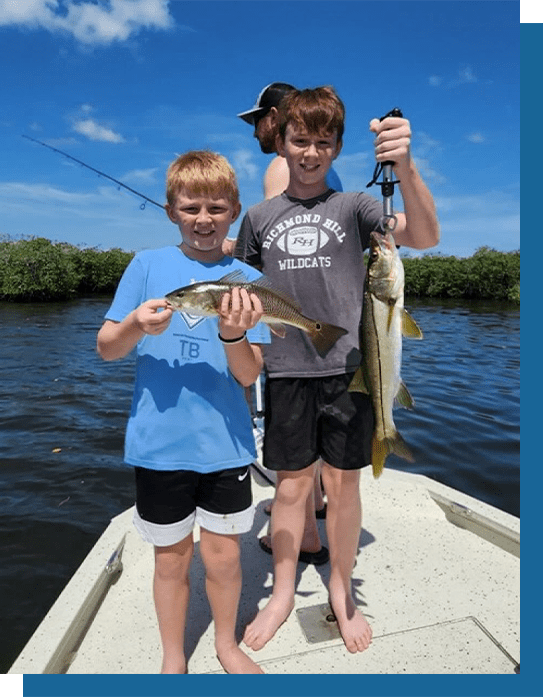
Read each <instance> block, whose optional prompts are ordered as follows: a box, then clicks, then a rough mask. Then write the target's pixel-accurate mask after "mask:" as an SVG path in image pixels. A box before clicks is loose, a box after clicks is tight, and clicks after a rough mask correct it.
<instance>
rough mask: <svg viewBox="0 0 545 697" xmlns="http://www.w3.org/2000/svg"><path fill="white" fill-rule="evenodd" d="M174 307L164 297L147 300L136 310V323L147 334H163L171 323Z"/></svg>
mask: <svg viewBox="0 0 545 697" xmlns="http://www.w3.org/2000/svg"><path fill="white" fill-rule="evenodd" d="M173 312H174V309H173V308H172V307H171V306H170V305H169V304H168V303H167V301H166V300H165V299H163V298H159V299H156V300H146V302H144V303H142V305H140V307H137V308H136V310H135V311H134V323H135V324H136V326H137V327H138V329H140V331H142V332H144V333H145V334H152V335H157V334H162V333H163V332H164V331H165V329H166V328H167V327H168V325H169V324H170V320H171V319H172V313H173Z"/></svg>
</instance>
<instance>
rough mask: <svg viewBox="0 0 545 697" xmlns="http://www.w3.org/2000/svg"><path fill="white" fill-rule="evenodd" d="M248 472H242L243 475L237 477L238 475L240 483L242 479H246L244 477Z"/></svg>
mask: <svg viewBox="0 0 545 697" xmlns="http://www.w3.org/2000/svg"><path fill="white" fill-rule="evenodd" d="M249 471H250V470H246V472H244V474H239V475H238V481H239V482H241V481H242V480H243V479H246V476H247V475H248V472H249Z"/></svg>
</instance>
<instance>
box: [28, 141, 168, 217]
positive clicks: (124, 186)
mask: <svg viewBox="0 0 545 697" xmlns="http://www.w3.org/2000/svg"><path fill="white" fill-rule="evenodd" d="M22 137H23V138H26V139H27V140H31V141H32V142H33V143H38V144H39V145H43V146H44V148H49V149H50V150H53V152H58V153H59V154H60V155H64V156H65V157H67V158H68V159H69V160H73V161H74V162H77V163H78V165H82V167H87V169H90V170H91V171H92V172H96V174H98V175H99V176H100V177H104V178H105V179H109V180H110V181H112V182H114V183H115V184H117V185H118V186H122V187H123V188H124V189H127V191H130V192H131V194H135V195H136V196H140V198H143V199H144V203H142V204H141V205H140V210H144V209H145V207H146V202H149V203H153V205H154V206H157V207H158V208H162V209H163V210H164V208H165V207H164V206H163V205H162V204H160V203H157V201H154V200H153V199H152V198H149V197H148V196H145V195H144V194H141V193H140V192H139V191H136V190H135V189H131V187H130V186H127V185H126V184H123V182H120V181H119V180H118V179H114V178H113V177H110V175H109V174H106V173H105V172H101V171H100V170H99V169H95V168H94V167H91V165H87V164H85V162H82V161H81V160H78V159H77V157H72V155H69V154H68V153H67V152H63V151H62V150H59V149H58V148H54V147H53V146H52V145H48V144H47V143H42V141H41V140H37V139H36V138H31V137H30V136H26V135H24V134H23V136H22Z"/></svg>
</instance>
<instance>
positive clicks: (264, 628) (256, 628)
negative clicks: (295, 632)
mask: <svg viewBox="0 0 545 697" xmlns="http://www.w3.org/2000/svg"><path fill="white" fill-rule="evenodd" d="M294 605H295V603H294V601H293V598H290V599H289V600H287V601H286V600H283V599H276V598H275V597H274V596H273V597H272V598H271V599H270V600H269V602H268V603H267V604H266V605H265V607H264V608H263V610H260V611H259V612H258V613H257V615H256V618H255V619H254V620H253V621H252V622H250V624H249V625H248V626H247V627H246V631H245V632H244V637H243V641H244V643H245V644H246V646H249V647H250V648H251V649H253V650H254V651H258V650H259V649H262V648H263V647H264V646H265V644H266V643H267V642H268V641H270V640H271V639H272V638H273V636H274V635H275V634H276V632H277V630H278V628H279V627H280V626H281V625H282V624H284V622H285V621H286V620H287V619H288V617H289V615H290V613H291V611H292V610H293V606H294Z"/></svg>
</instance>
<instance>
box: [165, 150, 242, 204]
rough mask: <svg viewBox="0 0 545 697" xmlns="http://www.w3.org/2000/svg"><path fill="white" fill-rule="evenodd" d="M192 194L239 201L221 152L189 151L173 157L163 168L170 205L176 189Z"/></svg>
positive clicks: (234, 183) (235, 184)
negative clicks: (165, 173) (166, 167)
mask: <svg viewBox="0 0 545 697" xmlns="http://www.w3.org/2000/svg"><path fill="white" fill-rule="evenodd" d="M182 190H184V191H186V192H187V193H188V194H190V195H192V196H211V197H212V198H226V199H227V200H228V201H229V202H230V203H231V204H232V205H233V206H237V205H238V204H239V192H238V186H237V179H236V175H235V170H234V169H233V168H232V167H231V165H230V164H229V162H228V161H227V159H226V158H225V157H223V155H219V154H218V153H215V152H211V151H209V150H191V151H190V152H186V153H185V154H184V155H180V157H178V158H176V159H175V160H174V162H172V163H171V164H170V166H169V168H168V170H167V190H166V195H167V201H168V204H169V205H170V206H172V205H173V203H174V199H175V198H176V196H177V194H178V193H179V192H180V191H182Z"/></svg>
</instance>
